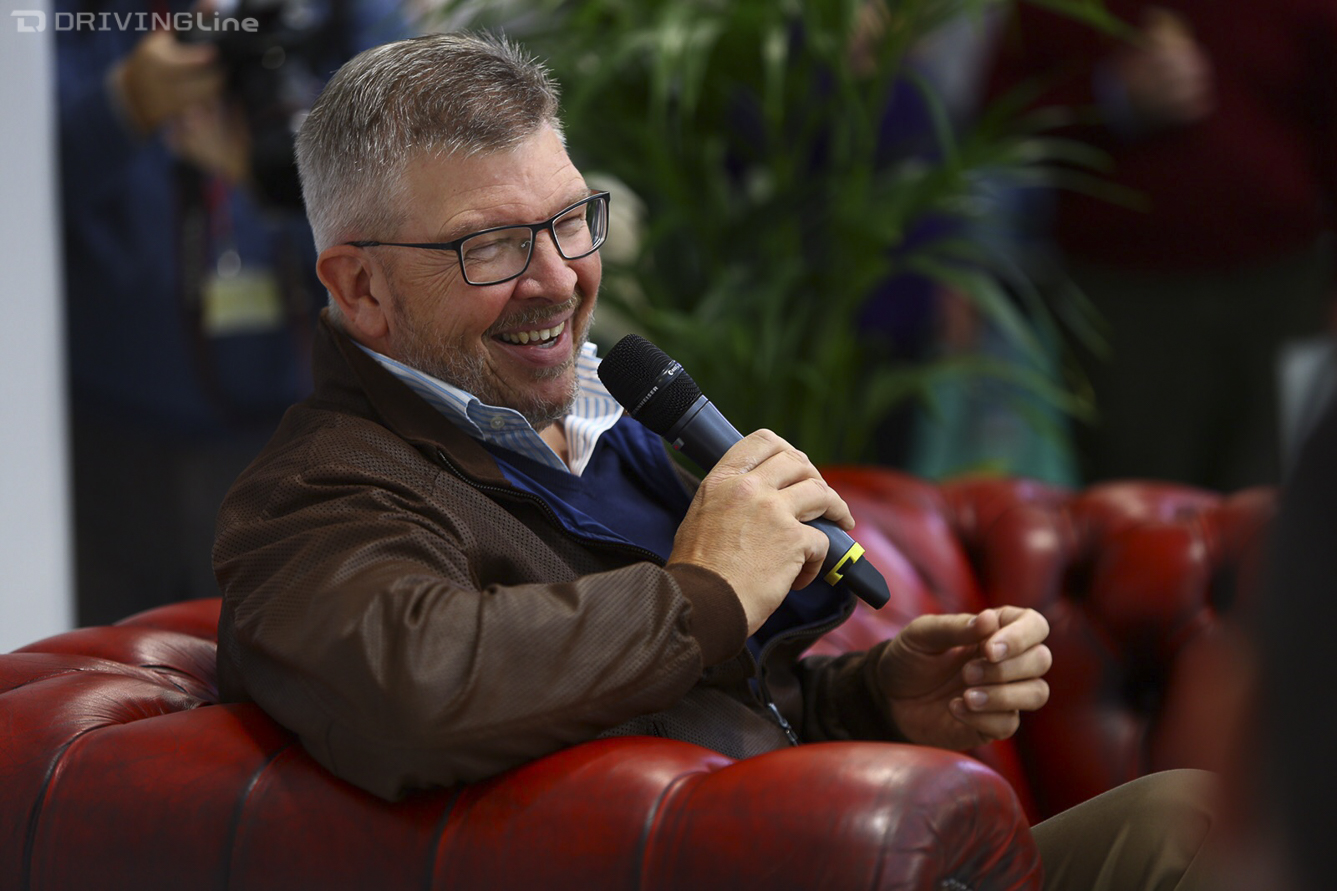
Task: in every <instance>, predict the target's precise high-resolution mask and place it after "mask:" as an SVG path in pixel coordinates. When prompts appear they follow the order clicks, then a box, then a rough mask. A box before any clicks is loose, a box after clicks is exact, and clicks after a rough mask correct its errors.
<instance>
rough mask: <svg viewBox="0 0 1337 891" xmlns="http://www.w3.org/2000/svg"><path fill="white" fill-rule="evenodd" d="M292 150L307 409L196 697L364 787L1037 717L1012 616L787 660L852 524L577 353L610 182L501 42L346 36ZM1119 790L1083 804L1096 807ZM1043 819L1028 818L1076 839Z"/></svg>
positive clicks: (936, 626)
mask: <svg viewBox="0 0 1337 891" xmlns="http://www.w3.org/2000/svg"><path fill="white" fill-rule="evenodd" d="M298 161H299V167H300V170H301V174H302V181H303V191H304V195H305V198H306V201H307V207H308V215H309V217H310V220H311V223H312V228H313V229H314V232H315V238H316V246H317V248H318V250H319V251H320V258H319V261H318V267H317V268H318V272H319V275H320V277H321V280H322V281H323V282H324V284H325V285H326V287H327V288H328V290H329V293H330V307H329V309H328V311H327V314H326V316H325V318H324V320H323V323H322V326H321V330H320V333H319V336H318V340H317V344H316V347H315V359H314V370H315V378H316V393H315V395H314V396H313V397H312V398H311V399H309V400H307V401H306V402H304V403H302V404H301V405H299V406H297V407H296V408H294V409H293V410H292V411H290V412H289V414H288V415H287V416H286V417H285V419H284V422H283V424H282V425H281V426H280V428H279V430H278V432H277V433H276V435H275V437H274V439H273V440H272V441H271V443H270V444H269V445H268V446H267V447H266V449H265V451H264V452H263V453H262V454H261V455H260V456H259V457H258V458H257V459H256V461H255V462H254V463H253V464H252V465H251V467H250V468H249V469H248V470H247V472H246V473H245V474H243V475H242V477H241V478H240V479H239V480H238V481H237V483H236V485H235V486H234V488H233V491H232V492H231V493H230V495H229V497H228V499H227V501H226V503H225V504H224V508H223V511H222V513H221V514H220V518H219V538H218V542H217V545H216V548H215V555H214V556H215V568H216V571H217V575H218V579H219V582H220V584H221V586H222V589H223V591H224V607H223V616H222V621H221V624H220V632H219V678H220V685H221V686H222V689H223V694H224V696H226V697H228V698H231V699H252V700H254V701H256V702H257V703H259V704H260V705H261V706H262V707H263V708H265V709H266V710H267V711H268V712H269V713H270V714H271V715H273V716H274V717H275V718H276V719H277V720H279V721H280V722H282V723H283V724H285V725H286V726H288V727H290V728H291V729H293V730H294V731H295V732H297V733H298V734H299V736H300V737H301V739H302V741H303V743H304V745H305V746H306V747H307V748H308V750H309V751H310V752H311V753H312V755H313V756H314V757H315V758H316V759H317V760H319V761H320V762H321V763H322V764H324V765H326V766H327V767H328V768H329V769H330V770H332V771H333V772H335V773H336V774H339V775H340V776H342V777H345V778H346V779H348V780H350V781H351V782H354V783H356V784H358V785H360V786H362V787H363V788H366V789H368V790H370V791H372V792H375V793H376V794H379V795H381V796H383V797H386V798H395V797H399V796H401V795H403V794H405V793H407V792H409V791H411V790H413V789H417V788H423V787H430V786H437V785H447V784H451V783H456V782H460V781H471V780H477V779H480V778H482V777H486V776H489V775H492V774H495V773H498V772H500V771H502V770H505V769H507V768H509V767H512V766H515V765H517V764H521V763H523V762H525V761H528V760H530V759H533V758H536V757H539V756H541V755H544V754H546V753H549V752H552V751H554V750H556V749H559V748H562V747H564V746H568V745H572V744H574V743H577V742H580V741H582V740H587V739H590V738H593V737H596V736H599V735H613V734H631V733H637V734H653V735H658V736H666V737H672V738H678V739H686V740H690V741H692V742H696V743H699V744H702V745H706V746H709V747H711V748H714V749H717V750H718V751H721V752H723V753H725V754H727V755H730V756H732V757H736V758H742V757H747V756H749V755H753V754H758V753H761V752H765V751H770V750H773V749H776V748H780V747H783V746H786V745H789V744H791V742H793V741H796V740H799V739H801V740H823V739H826V740H831V739H836V740H838V739H850V738H863V739H884V740H909V741H913V742H918V743H924V744H931V745H941V746H949V747H952V748H966V747H969V746H973V745H977V744H980V743H982V742H984V741H987V740H990V739H999V738H1004V737H1007V736H1010V735H1011V734H1012V733H1013V732H1014V731H1015V730H1016V727H1017V723H1018V720H1019V713H1020V711H1022V710H1029V709H1035V708H1039V707H1040V706H1041V705H1043V704H1044V702H1045V700H1046V698H1047V696H1048V689H1047V687H1046V685H1045V682H1044V680H1043V678H1042V675H1043V674H1044V673H1045V671H1046V670H1047V669H1048V668H1049V663H1050V654H1049V651H1048V649H1047V648H1046V647H1045V646H1044V644H1043V641H1044V638H1045V636H1046V634H1047V631H1048V628H1047V626H1046V623H1045V621H1044V619H1043V618H1042V617H1041V616H1040V615H1039V614H1038V613H1035V612H1033V611H1030V610H1022V609H1016V608H1003V609H998V610H988V611H985V612H984V613H981V614H980V615H978V616H926V617H922V618H920V619H918V620H916V621H915V622H913V623H911V624H910V625H909V626H908V627H907V628H906V629H905V631H904V632H903V633H902V634H901V635H900V636H898V637H897V638H896V639H894V640H892V641H889V642H886V643H884V644H882V645H880V646H878V647H875V648H874V649H872V650H871V651H869V652H867V653H856V654H849V655H846V656H843V657H840V658H837V659H806V660H798V658H797V657H798V654H799V653H801V652H802V651H803V650H805V649H806V648H807V646H808V645H809V644H810V643H811V641H812V640H813V639H815V638H816V637H817V636H819V635H820V634H821V633H823V632H824V631H826V630H829V629H830V628H832V627H834V626H835V625H836V624H838V623H839V622H840V621H842V620H843V619H844V618H845V617H846V616H847V615H848V614H849V611H850V609H851V608H852V603H851V602H848V601H845V600H843V599H841V598H836V597H834V596H833V595H830V594H829V593H828V594H827V595H826V597H825V602H821V601H820V599H819V602H818V603H817V604H816V605H815V606H814V607H813V608H811V609H809V610H807V611H806V612H805V613H803V614H802V615H800V609H799V607H798V606H796V605H795V604H794V603H791V602H790V601H787V600H786V595H787V594H788V593H789V591H790V590H791V589H795V588H802V587H803V586H805V585H807V584H808V583H809V582H811V581H813V579H814V578H815V576H816V572H817V569H818V567H819V565H820V562H821V559H822V557H823V556H824V553H825V549H826V539H825V537H824V536H823V535H822V534H821V533H819V532H816V531H814V530H812V529H810V528H808V527H806V526H804V525H803V523H802V521H805V520H810V519H814V518H816V517H819V516H825V517H827V518H829V519H831V520H833V521H835V522H837V523H839V524H840V525H842V526H844V527H847V528H848V527H850V526H852V519H851V517H850V513H849V510H848V508H847V507H846V505H845V504H844V502H843V501H842V500H841V499H840V498H839V496H838V495H836V494H835V493H834V492H833V491H832V490H831V489H830V488H829V487H827V486H826V484H825V483H824V482H823V481H822V479H821V476H820V475H819V474H818V473H817V471H816V469H814V468H813V466H812V465H811V464H810V463H809V462H808V460H807V459H806V458H805V457H804V456H803V455H802V453H800V452H798V451H797V450H796V449H794V448H793V447H792V446H790V445H789V444H788V443H786V442H784V441H783V440H781V439H780V438H779V437H777V436H775V435H774V434H772V433H769V432H766V431H761V432H757V433H754V434H752V435H750V436H748V437H746V438H745V439H744V440H743V441H742V442H740V443H738V444H737V445H736V446H735V447H734V448H733V449H731V450H730V451H729V452H728V454H726V455H725V457H724V458H723V460H721V462H720V463H719V464H718V465H717V466H716V468H715V469H714V470H712V471H711V473H710V474H708V475H707V476H706V477H705V479H704V480H702V481H701V483H700V486H699V488H695V490H694V491H693V488H694V483H685V482H684V481H683V479H682V477H681V476H680V475H679V474H678V473H677V472H676V471H675V469H674V465H673V463H672V462H671V461H670V460H669V458H668V456H667V455H666V453H665V450H664V448H663V444H662V442H661V441H660V440H659V439H658V438H657V437H655V436H654V435H653V434H651V433H649V432H648V431H646V430H645V429H644V428H642V427H641V426H640V425H639V424H637V423H635V422H633V421H631V420H630V419H628V418H626V417H625V416H623V414H622V412H621V410H620V409H619V408H618V407H617V406H616V404H615V403H614V402H613V401H612V400H611V399H610V398H609V397H608V396H607V394H606V392H605V391H604V390H603V389H602V387H601V386H600V385H599V383H598V381H597V379H596V378H595V377H594V376H593V375H592V374H591V373H590V372H591V370H592V368H593V366H594V364H595V360H594V359H593V355H592V353H591V352H590V351H589V350H587V349H585V348H584V347H583V343H584V340H585V336H586V333H587V332H588V329H589V325H590V319H591V315H592V313H593V310H594V305H595V301H596V298H597V292H598V286H599V280H600V262H599V254H598V248H599V246H600V245H601V244H602V241H603V238H604V237H605V235H606V229H607V195H606V194H604V193H598V192H592V191H591V190H590V189H589V187H588V185H587V183H586V182H585V180H584V178H583V177H582V176H581V174H580V172H579V171H578V170H577V169H576V167H575V166H574V165H573V164H572V162H571V159H570V158H569V157H568V156H567V153H566V151H565V149H564V147H563V141H562V132H561V128H560V124H559V122H558V119H557V98H556V87H555V85H553V84H552V83H551V82H550V81H549V79H548V77H547V75H546V73H545V72H544V71H543V69H542V67H541V66H539V65H537V64H536V63H535V62H533V61H532V60H529V59H527V58H525V57H524V56H523V55H522V54H521V53H520V52H519V51H518V50H517V49H516V48H515V47H513V46H510V45H507V44H505V43H502V42H497V41H494V40H491V39H488V38H479V37H473V36H468V35H434V36H431V37H426V38H419V39H416V40H411V41H405V42H401V43H398V44H391V45H387V46H384V47H379V48H377V49H374V50H370V51H368V52H366V53H364V54H362V55H361V56H359V57H358V58H357V59H355V60H354V61H353V62H351V63H349V64H348V65H346V66H345V67H344V68H343V69H341V70H340V72H339V73H338V74H336V75H335V77H334V78H333V79H332V80H331V82H330V84H329V85H328V87H327V88H326V90H325V92H324V93H323V94H322V97H321V99H320V100H319V101H318V102H317V103H316V105H315V107H314V108H313V110H312V112H311V114H310V116H309V117H308V118H307V120H306V122H305V123H304V125H303V127H302V130H301V133H300V135H299V140H298ZM791 600H792V598H791ZM810 606H811V605H810ZM749 638H751V640H750V641H749ZM759 665H760V666H761V668H759ZM1188 782H1196V780H1193V779H1190V780H1188ZM1157 788H1159V789H1161V790H1162V791H1156V790H1155V789H1149V788H1143V789H1142V790H1141V791H1136V790H1135V791H1136V797H1137V798H1138V799H1139V800H1142V801H1143V802H1144V803H1145V802H1147V801H1151V800H1152V799H1155V800H1163V798H1164V792H1163V790H1164V788H1166V787H1165V786H1163V785H1161V786H1158V787H1157ZM1148 795H1150V797H1147V796H1148ZM1130 800H1131V799H1127V798H1120V799H1118V800H1117V801H1116V802H1115V803H1114V804H1113V805H1109V804H1108V803H1107V804H1104V805H1099V806H1098V807H1097V810H1100V811H1101V812H1107V811H1108V810H1109V809H1110V807H1111V806H1112V807H1113V808H1114V809H1115V810H1118V811H1119V812H1120V816H1119V817H1118V818H1117V819H1120V820H1124V816H1123V810H1124V809H1125V808H1127V807H1129V801H1130ZM1119 802H1122V803H1119ZM1165 814H1166V815H1167V816H1168V818H1169V819H1173V820H1179V817H1180V815H1181V812H1180V811H1177V810H1167V811H1165ZM1069 818H1070V819H1069V824H1068V825H1069V826H1073V825H1075V826H1077V827H1079V828H1078V829H1077V830H1072V829H1069V830H1063V829H1062V828H1061V827H1060V830H1059V831H1056V832H1055V833H1054V834H1053V835H1052V836H1051V838H1053V839H1054V840H1055V843H1056V845H1057V846H1058V848H1060V849H1065V848H1066V849H1071V850H1076V848H1077V847H1078V846H1076V845H1073V844H1071V842H1070V840H1071V837H1072V836H1073V834H1074V832H1075V831H1080V827H1081V826H1082V825H1083V824H1084V819H1085V818H1083V817H1082V816H1081V815H1079V814H1076V813H1074V812H1070V815H1069ZM1074 821H1075V822H1074ZM1125 822H1127V821H1126V820H1125ZM1181 822H1182V821H1181ZM1134 823H1135V824H1136V825H1133V826H1132V828H1131V829H1130V831H1132V832H1134V833H1135V834H1136V833H1139V832H1146V829H1147V828H1150V827H1153V826H1155V827H1162V828H1163V827H1164V825H1165V823H1164V820H1161V821H1155V820H1143V821H1141V822H1140V823H1137V821H1134ZM1170 825H1174V824H1170ZM1193 826H1194V829H1193V832H1191V833H1189V834H1192V835H1193V838H1192V839H1189V840H1188V841H1187V842H1186V845H1187V848H1186V850H1187V849H1191V851H1196V848H1197V846H1198V844H1199V843H1200V841H1201V835H1200V833H1201V827H1200V825H1199V824H1198V823H1196V822H1195V823H1193ZM1159 831H1160V830H1159V829H1153V830H1152V834H1157V833H1159ZM1167 831H1168V830H1167ZM1170 834H1171V835H1175V837H1176V838H1181V837H1183V836H1184V833H1183V832H1180V833H1178V834H1175V833H1170ZM1111 843H1112V842H1111ZM1042 847H1043V846H1042ZM1104 847H1108V845H1105V846H1104ZM1131 847H1136V845H1132V846H1131ZM1102 851H1103V848H1102ZM1140 854H1141V852H1139V856H1140ZM1055 856H1056V859H1055V863H1056V864H1058V863H1060V861H1061V859H1062V858H1061V857H1059V856H1058V855H1055ZM1185 857H1187V859H1191V852H1190V853H1189V854H1187V855H1184V856H1180V855H1178V854H1177V855H1176V856H1175V857H1174V858H1171V859H1173V860H1174V863H1173V864H1172V865H1171V866H1170V867H1169V868H1171V869H1172V870H1177V872H1175V875H1176V876H1177V875H1178V872H1182V871H1183V864H1184V863H1185V862H1187V860H1186V859H1185ZM1103 858H1104V854H1103V853H1101V854H1100V855H1099V857H1098V858H1097V859H1103ZM1069 859H1070V860H1072V861H1074V862H1075V861H1076V859H1077V858H1076V857H1069ZM1139 863H1140V861H1139ZM1065 868H1066V867H1062V866H1060V868H1059V874H1062V873H1063V870H1064V869H1065ZM1137 868H1139V869H1140V868H1141V867H1140V866H1139V867H1137ZM1073 869H1076V867H1073ZM1090 875H1094V872H1091V871H1089V870H1088V871H1087V872H1080V871H1077V872H1072V873H1070V874H1069V879H1071V887H1097V886H1096V885H1094V884H1085V885H1083V884H1082V883H1083V882H1085V881H1086V879H1087V877H1088V876H1090ZM1112 887H1114V886H1112ZM1124 887H1127V886H1124Z"/></svg>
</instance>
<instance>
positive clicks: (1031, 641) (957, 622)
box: [878, 606, 1053, 750]
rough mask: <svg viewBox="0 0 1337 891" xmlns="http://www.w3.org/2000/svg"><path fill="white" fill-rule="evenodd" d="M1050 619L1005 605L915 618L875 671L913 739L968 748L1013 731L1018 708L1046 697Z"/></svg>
mask: <svg viewBox="0 0 1337 891" xmlns="http://www.w3.org/2000/svg"><path fill="white" fill-rule="evenodd" d="M1048 636H1049V623H1048V622H1047V621H1045V618H1044V616H1042V615H1040V614H1039V613H1038V612H1036V611H1035V610H1031V609H1021V608H1019V607H1015V606H1004V607H999V608H997V609H987V610H984V611H983V612H982V613H979V614H978V615H973V616H972V615H969V614H964V615H963V614H957V615H945V616H944V615H928V616H920V617H919V618H917V619H915V620H914V621H913V622H911V623H910V624H909V625H906V626H905V628H904V629H903V630H902V631H901V633H900V634H899V635H897V636H896V638H895V639H894V640H893V641H892V642H891V645H890V646H888V647H887V648H886V649H885V650H884V651H883V655H882V659H881V661H880V662H879V664H878V677H879V680H880V682H881V685H882V691H883V693H884V694H885V695H886V696H887V698H888V700H889V702H890V705H891V712H892V717H893V719H894V720H895V722H896V727H897V728H898V729H899V730H900V731H901V733H902V734H903V735H904V736H905V738H906V739H908V740H909V741H911V742H914V743H920V744H922V745H931V746H939V747H941V748H944V749H955V750H960V749H968V748H972V747H974V746H978V745H983V744H984V743H988V742H992V741H994V740H999V739H1007V738H1008V737H1010V736H1011V735H1012V734H1014V733H1016V731H1017V727H1018V725H1019V724H1020V723H1021V712H1023V711H1034V710H1036V709H1038V708H1040V707H1041V706H1043V705H1044V704H1045V702H1047V701H1048V699H1049V685H1048V684H1047V683H1045V681H1044V680H1043V675H1044V674H1045V672H1047V671H1048V670H1049V667H1050V665H1051V664H1052V663H1053V657H1052V656H1051V654H1050V652H1049V648H1048V647H1047V646H1045V645H1044V643H1043V641H1044V639H1045V638H1046V637H1048Z"/></svg>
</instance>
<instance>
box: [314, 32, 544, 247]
mask: <svg viewBox="0 0 1337 891" xmlns="http://www.w3.org/2000/svg"><path fill="white" fill-rule="evenodd" d="M557 114H558V87H557V84H556V82H555V81H554V80H553V79H552V78H551V77H550V76H549V74H548V72H547V70H546V69H545V68H544V66H543V65H542V64H540V63H539V62H538V61H537V60H536V59H534V58H533V57H532V56H530V55H528V54H526V53H525V52H524V51H522V50H521V49H520V48H519V47H518V46H516V45H515V44H513V43H510V42H509V41H507V40H505V39H504V38H501V37H495V36H492V35H489V34H471V33H454V34H430V35H426V36H424V37H415V38H411V39H409V40H401V41H398V42H396V43H389V44H385V45H384V46H378V47H374V48H372V49H369V50H367V51H365V52H363V53H360V54H359V55H357V56H356V57H354V58H353V59H352V60H350V61H349V62H348V63H347V64H346V65H344V66H343V67H342V68H340V69H339V71H338V72H337V73H336V74H335V75H334V77H333V78H331V79H330V82H329V83H328V84H327V85H326V86H325V89H324V90H323V91H322V92H321V94H320V98H319V99H317V100H316V103H315V105H314V106H313V107H312V109H311V113H310V114H309V115H307V117H306V120H305V121H304V122H303V123H302V126H301V129H300V131H299V132H298V135H297V169H298V173H299V174H300V176H301V179H302V197H303V199H304V200H305V202H306V214H307V219H308V220H310V222H311V229H312V231H313V232H314V233H315V238H316V249H317V250H324V249H325V248H327V247H329V246H330V245H332V244H334V243H336V242H339V241H344V240H350V239H353V238H390V237H393V236H392V233H393V232H394V231H395V228H396V227H397V226H398V225H399V223H400V222H401V221H402V219H403V212H402V210H401V208H402V207H403V200H404V198H405V197H406V196H404V195H403V194H402V189H403V178H402V175H403V173H404V170H405V169H406V168H407V166H408V164H409V162H410V161H412V160H413V159H414V158H416V157H422V156H429V157H430V156H441V155H447V154H458V155H460V156H462V157H464V156H469V155H474V154H479V153H483V152H493V151H501V150H505V149H509V148H513V147H515V146H517V145H519V144H520V143H522V142H524V141H525V140H526V139H528V138H529V137H530V136H532V135H534V134H535V133H536V132H537V131H538V130H539V129H540V128H541V127H542V126H543V125H545V124H547V125H549V126H551V127H552V128H553V129H554V130H555V131H556V132H557V134H558V135H559V136H560V135H561V124H560V122H559V120H558V117H557Z"/></svg>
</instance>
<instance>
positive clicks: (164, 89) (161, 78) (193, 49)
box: [112, 31, 224, 135]
mask: <svg viewBox="0 0 1337 891" xmlns="http://www.w3.org/2000/svg"><path fill="white" fill-rule="evenodd" d="M112 85H113V87H114V88H115V89H116V90H117V92H118V93H119V94H120V97H121V102H122V103H123V105H124V106H125V109H126V112H127V113H128V114H129V115H130V117H131V119H132V121H133V122H134V125H135V128H136V129H137V130H139V132H140V133H141V134H143V135H148V134H149V133H152V132H153V131H154V130H157V129H158V127H160V126H162V124H163V123H165V122H166V121H167V120H169V119H171V118H174V117H176V116H177V115H179V114H181V113H182V112H184V111H185V110H186V109H188V108H190V107H191V106H192V105H197V104H200V103H205V102H210V101H214V100H217V99H218V98H219V97H220V96H222V94H223V87H224V75H223V69H222V68H221V67H220V66H219V65H218V50H217V48H216V47H214V46H211V45H209V44H207V43H199V44H190V43H181V42H180V41H178V40H177V39H176V37H175V36H174V35H173V34H172V33H171V32H170V31H152V32H150V33H149V34H147V35H146V36H145V37H144V38H143V39H142V40H140V41H139V43H137V44H135V48H134V49H133V50H131V51H130V55H128V56H126V57H125V59H124V60H123V61H122V62H121V63H120V64H119V65H118V66H117V67H116V68H115V69H114V70H113V72H112Z"/></svg>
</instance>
